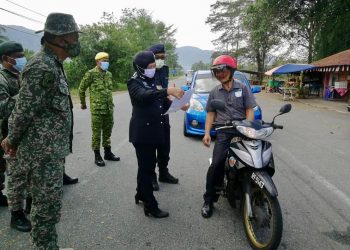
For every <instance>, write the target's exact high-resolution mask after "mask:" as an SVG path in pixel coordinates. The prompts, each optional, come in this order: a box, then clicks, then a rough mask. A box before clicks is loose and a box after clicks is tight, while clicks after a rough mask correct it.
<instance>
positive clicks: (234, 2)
mask: <svg viewBox="0 0 350 250" xmlns="http://www.w3.org/2000/svg"><path fill="white" fill-rule="evenodd" d="M253 2H254V1H253V0H248V1H244V0H218V1H216V2H215V3H214V4H212V5H211V6H210V14H209V16H208V17H207V19H206V24H209V25H210V27H211V31H212V32H214V33H220V36H219V37H218V38H217V39H215V40H214V41H213V43H214V44H215V45H216V46H217V48H218V50H219V51H223V53H225V54H234V55H235V56H236V57H238V56H240V55H242V54H244V52H243V51H242V49H244V47H245V44H246V31H245V30H244V29H243V26H242V23H243V16H244V11H245V9H246V8H247V6H249V5H250V4H252V3H253Z"/></svg>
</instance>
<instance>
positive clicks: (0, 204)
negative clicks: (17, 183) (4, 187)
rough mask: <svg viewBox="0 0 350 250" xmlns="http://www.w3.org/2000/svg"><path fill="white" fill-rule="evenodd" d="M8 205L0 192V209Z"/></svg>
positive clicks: (4, 196)
mask: <svg viewBox="0 0 350 250" xmlns="http://www.w3.org/2000/svg"><path fill="white" fill-rule="evenodd" d="M7 206H8V203H7V197H6V195H4V194H2V193H1V191H0V207H7Z"/></svg>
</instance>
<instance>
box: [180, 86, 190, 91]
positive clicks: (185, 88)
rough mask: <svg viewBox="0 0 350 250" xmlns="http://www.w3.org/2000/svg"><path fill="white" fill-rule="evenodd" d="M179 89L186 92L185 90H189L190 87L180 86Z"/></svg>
mask: <svg viewBox="0 0 350 250" xmlns="http://www.w3.org/2000/svg"><path fill="white" fill-rule="evenodd" d="M181 89H182V90H183V91H187V90H189V89H190V86H188V85H182V86H181Z"/></svg>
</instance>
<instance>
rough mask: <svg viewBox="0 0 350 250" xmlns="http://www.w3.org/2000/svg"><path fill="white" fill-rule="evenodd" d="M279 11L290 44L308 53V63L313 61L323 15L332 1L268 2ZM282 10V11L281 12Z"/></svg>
mask: <svg viewBox="0 0 350 250" xmlns="http://www.w3.org/2000/svg"><path fill="white" fill-rule="evenodd" d="M268 2H269V3H270V5H271V6H273V8H275V9H276V10H279V12H278V13H279V21H278V23H279V24H280V25H281V26H284V29H283V30H284V35H285V37H287V38H289V40H290V42H291V43H293V44H295V45H297V46H301V47H303V48H305V49H306V51H307V55H308V56H307V58H308V62H309V63H310V62H312V61H313V56H314V54H315V43H316V36H317V34H318V33H319V32H320V30H321V28H322V27H323V24H324V21H325V20H324V18H322V15H324V14H326V13H327V11H326V9H327V8H328V6H329V4H330V3H331V2H332V0H268ZM281 10H282V11H281Z"/></svg>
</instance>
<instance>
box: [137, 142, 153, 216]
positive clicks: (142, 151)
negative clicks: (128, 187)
mask: <svg viewBox="0 0 350 250" xmlns="http://www.w3.org/2000/svg"><path fill="white" fill-rule="evenodd" d="M133 145H134V147H135V151H136V157H137V163H138V171H137V188H136V191H137V194H138V195H139V197H140V198H141V199H142V200H143V203H144V205H145V207H147V208H150V209H152V208H155V207H157V206H158V203H157V201H156V198H155V197H154V195H153V186H152V175H153V173H154V169H155V166H156V162H157V157H156V150H157V147H158V145H152V144H133Z"/></svg>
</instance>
